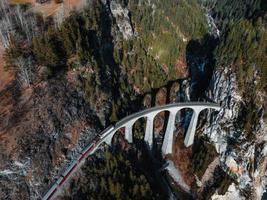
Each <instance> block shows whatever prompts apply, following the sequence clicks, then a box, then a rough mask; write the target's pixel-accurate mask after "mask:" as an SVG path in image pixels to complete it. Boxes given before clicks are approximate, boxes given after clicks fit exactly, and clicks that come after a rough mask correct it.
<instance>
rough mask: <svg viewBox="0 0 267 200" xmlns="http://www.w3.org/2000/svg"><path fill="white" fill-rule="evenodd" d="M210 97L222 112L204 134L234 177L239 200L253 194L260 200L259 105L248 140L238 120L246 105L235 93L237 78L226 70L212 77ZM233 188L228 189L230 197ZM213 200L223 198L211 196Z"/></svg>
mask: <svg viewBox="0 0 267 200" xmlns="http://www.w3.org/2000/svg"><path fill="white" fill-rule="evenodd" d="M209 95H210V98H213V100H214V101H215V102H217V103H220V104H221V106H222V109H221V110H220V112H219V114H218V115H217V116H216V117H215V118H214V117H213V116H210V119H212V121H211V122H210V123H209V124H208V125H207V126H205V131H204V132H205V133H206V134H207V135H208V136H209V138H210V140H211V141H212V142H213V143H214V145H215V147H216V150H217V152H218V153H219V154H220V161H221V165H222V167H223V168H224V169H225V171H227V172H228V173H229V174H230V175H232V176H234V177H236V180H237V181H238V185H237V186H236V187H237V188H236V189H237V190H240V191H241V192H240V199H242V191H252V197H253V199H259V200H260V199H261V197H262V195H263V192H264V190H266V166H267V165H266V163H267V159H266V153H267V152H266V145H267V143H266V142H267V141H266V122H265V121H264V118H263V113H264V112H263V111H262V109H263V108H262V105H258V108H257V109H258V113H259V116H260V117H259V118H260V120H259V121H255V124H254V125H253V127H254V128H253V130H252V133H251V134H252V135H253V137H252V136H250V137H249V136H248V135H247V134H246V133H245V131H244V129H243V128H242V126H240V123H241V122H239V118H238V117H239V115H240V112H241V111H242V108H244V106H245V105H244V104H245V103H244V102H243V98H242V96H241V95H240V94H239V92H238V86H237V82H236V76H235V74H234V73H233V72H232V71H231V70H230V69H229V68H225V69H224V70H221V71H216V72H215V73H214V75H213V80H212V84H211V87H210V91H209ZM262 104H263V102H262ZM233 187H234V186H231V187H229V192H230V193H231V191H232V189H233ZM227 195H229V194H226V196H225V197H224V198H227ZM213 199H223V198H222V197H220V198H217V197H215V196H214V198H213Z"/></svg>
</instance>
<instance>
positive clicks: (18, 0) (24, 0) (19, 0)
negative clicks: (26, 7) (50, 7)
mask: <svg viewBox="0 0 267 200" xmlns="http://www.w3.org/2000/svg"><path fill="white" fill-rule="evenodd" d="M34 2H35V1H34V0H9V3H10V4H13V5H16V4H26V3H34Z"/></svg>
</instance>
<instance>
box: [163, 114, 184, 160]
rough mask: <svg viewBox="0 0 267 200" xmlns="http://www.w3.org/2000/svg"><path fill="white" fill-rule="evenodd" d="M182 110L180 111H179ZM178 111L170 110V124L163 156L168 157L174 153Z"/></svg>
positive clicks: (164, 142)
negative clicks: (173, 145) (174, 135)
mask: <svg viewBox="0 0 267 200" xmlns="http://www.w3.org/2000/svg"><path fill="white" fill-rule="evenodd" d="M179 110H180V109H179ZM177 112H178V110H170V114H169V119H168V124H167V128H166V132H165V135H164V140H163V144H162V148H161V150H162V155H167V154H170V153H172V144H173V132H174V125H175V116H176V113H177Z"/></svg>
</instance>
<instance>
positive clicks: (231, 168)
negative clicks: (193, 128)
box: [0, 0, 267, 200]
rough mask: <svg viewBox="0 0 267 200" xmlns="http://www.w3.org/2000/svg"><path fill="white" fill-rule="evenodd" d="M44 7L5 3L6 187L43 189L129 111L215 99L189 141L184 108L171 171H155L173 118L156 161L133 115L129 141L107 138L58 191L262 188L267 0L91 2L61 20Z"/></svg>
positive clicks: (2, 116) (0, 20)
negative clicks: (110, 142) (213, 109)
mask: <svg viewBox="0 0 267 200" xmlns="http://www.w3.org/2000/svg"><path fill="white" fill-rule="evenodd" d="M52 4H53V3H52ZM49 5H50V6H51V4H49ZM49 5H48V4H44V5H39V6H44V7H45V6H48V7H49ZM60 5H61V6H62V8H63V10H62V11H64V5H65V4H60ZM37 7H38V6H36V7H32V6H31V5H28V4H27V5H25V4H17V3H13V4H12V5H10V4H8V2H7V1H6V0H4V1H1V2H0V40H1V42H2V44H3V46H4V47H5V52H4V56H3V58H4V60H3V61H4V62H1V60H0V65H1V66H0V73H1V70H2V69H4V68H5V69H6V70H7V72H5V73H4V74H2V73H1V74H0V108H1V109H0V197H1V198H2V197H3V199H18V198H21V199H40V197H41V195H42V194H43V193H44V192H45V191H46V190H47V189H48V188H49V185H50V184H51V183H52V182H53V181H54V179H55V178H56V176H57V175H58V173H59V172H60V171H62V169H63V168H64V167H65V166H66V165H68V163H69V162H70V161H71V160H73V158H74V157H75V155H76V154H77V153H78V151H80V150H81V149H82V148H83V147H84V146H85V145H86V144H88V143H90V141H91V140H92V139H93V138H94V136H95V135H96V134H97V133H99V132H100V130H102V129H103V128H104V127H106V126H107V125H109V124H110V123H111V122H114V121H117V120H118V119H120V118H122V117H124V116H126V115H128V114H130V113H134V112H136V111H139V110H141V109H143V108H144V107H149V106H155V105H163V104H166V103H170V102H183V101H214V102H217V103H220V104H221V106H222V109H221V110H220V112H219V113H218V114H210V113H209V112H203V113H201V116H200V120H199V124H198V129H197V134H196V137H195V142H194V145H193V146H191V147H189V148H185V147H184V145H183V143H182V140H183V138H184V133H185V131H186V129H187V127H188V123H189V119H190V117H191V113H190V112H185V111H182V112H180V113H179V114H178V115H177V119H176V130H175V144H174V146H173V149H174V154H173V155H167V157H166V158H165V159H167V160H168V163H169V165H168V167H167V168H166V169H167V170H165V171H164V170H163V171H160V172H158V170H159V169H160V168H161V167H162V165H164V163H165V160H164V159H162V157H161V153H160V148H161V144H162V138H163V134H164V131H165V127H166V119H167V117H168V116H167V114H166V113H161V114H160V115H158V116H157V117H156V120H155V125H154V130H155V141H156V142H155V145H154V150H155V151H154V153H153V155H154V157H155V158H156V159H154V160H153V159H152V160H150V159H151V158H149V155H148V154H147V152H146V151H145V145H144V143H143V142H142V141H143V140H142V138H143V137H144V127H145V121H144V120H143V121H142V120H139V121H138V123H137V124H136V125H135V127H134V136H135V144H134V145H129V144H127V143H126V142H125V141H124V140H123V139H122V137H120V136H118V138H117V139H116V140H115V141H114V147H113V148H110V149H108V148H103V149H100V151H99V153H98V154H97V155H96V156H95V157H91V158H89V159H88V160H87V161H86V164H85V165H84V166H83V167H82V169H81V170H80V171H79V173H78V174H77V176H75V177H74V178H73V179H72V181H70V184H69V186H68V187H66V188H65V191H63V192H62V194H61V198H63V199H68V198H71V199H72V198H74V199H79V198H83V199H92V198H93V199H103V197H104V196H109V197H110V199H114V198H115V199H123V197H125V199H128V198H131V197H134V199H144V198H145V197H147V198H149V199H160V198H161V199H166V198H167V196H168V195H170V192H169V188H172V190H173V192H172V193H173V194H175V196H177V197H178V198H181V199H190V198H195V199H227V198H230V197H232V196H235V198H236V199H238V198H239V199H253V200H254V199H259V200H260V199H261V196H262V195H263V193H264V190H265V191H266V165H267V164H266V163H267V160H266V153H267V151H266V141H267V138H266V132H267V131H266V114H265V110H266V105H267V104H266V99H267V97H266V88H267V86H266V78H267V74H266V72H267V71H266V69H267V66H266V64H267V63H266V61H267V59H266V57H267V56H266V49H267V46H266V45H267V32H266V28H267V27H266V24H267V21H266V20H267V15H266V3H265V1H263V0H262V1H260V0H255V1H254V0H253V1H242V2H240V1H238V0H236V1H235V0H232V1H228V0H225V1H213V0H207V1H196V0H189V1H187V0H179V1H178V0H166V1H165V0H164V1H161V0H139V1H134V0H90V1H88V3H87V4H86V5H85V6H84V7H83V8H82V9H79V10H75V11H73V12H71V13H68V15H59V17H60V20H58V19H59V18H57V17H54V18H50V17H47V18H45V17H42V16H41V15H40V14H38V9H37ZM48 10H49V9H48ZM39 11H42V10H39ZM59 14H60V12H59ZM61 14H62V13H61ZM66 16H67V17H66ZM7 74H8V75H7ZM9 74H12V76H10V75H9ZM1 83H3V84H2V86H1ZM6 83H8V84H6ZM214 122H217V123H214ZM121 134H123V131H122V132H121ZM155 160H156V161H155ZM152 162H153V167H152V165H149V163H152ZM113 172H114V173H113ZM114 174H115V175H114ZM162 177H163V178H162ZM177 177H178V178H177ZM161 180H164V181H161ZM165 181H166V182H167V183H171V184H167V186H166V184H165ZM125 182H127V184H126V183H125ZM166 188H167V189H166ZM159 191H160V192H159ZM89 194H90V195H92V196H90V195H89ZM126 197H127V198H126ZM58 198H60V197H58Z"/></svg>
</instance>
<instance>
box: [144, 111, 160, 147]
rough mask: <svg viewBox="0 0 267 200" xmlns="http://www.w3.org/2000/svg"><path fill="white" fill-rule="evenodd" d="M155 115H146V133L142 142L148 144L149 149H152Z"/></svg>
mask: <svg viewBox="0 0 267 200" xmlns="http://www.w3.org/2000/svg"><path fill="white" fill-rule="evenodd" d="M156 114H157V113H151V114H150V115H147V120H146V132H145V138H144V140H145V142H146V143H147V144H148V146H149V148H150V149H152V146H153V134H154V129H153V128H154V127H153V124H154V123H153V122H154V118H155V116H156Z"/></svg>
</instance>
